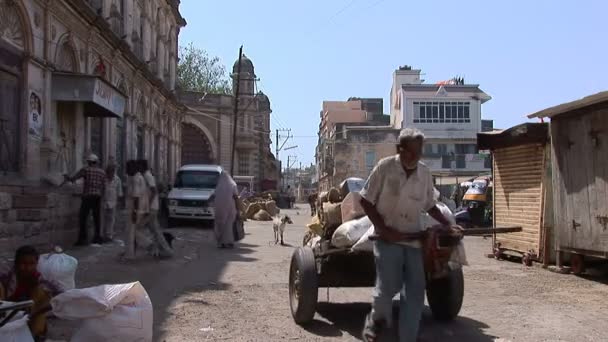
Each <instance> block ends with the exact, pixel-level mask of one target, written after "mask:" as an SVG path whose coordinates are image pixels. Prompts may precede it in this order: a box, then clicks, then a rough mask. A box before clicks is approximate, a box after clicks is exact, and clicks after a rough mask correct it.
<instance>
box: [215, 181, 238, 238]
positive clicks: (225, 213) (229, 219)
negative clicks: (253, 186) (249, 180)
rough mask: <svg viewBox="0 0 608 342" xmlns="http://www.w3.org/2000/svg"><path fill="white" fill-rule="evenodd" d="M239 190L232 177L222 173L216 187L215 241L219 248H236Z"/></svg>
mask: <svg viewBox="0 0 608 342" xmlns="http://www.w3.org/2000/svg"><path fill="white" fill-rule="evenodd" d="M238 196H239V194H238V188H237V185H236V183H235V182H234V180H233V179H232V177H230V175H229V174H228V173H227V172H226V171H222V173H221V174H220V176H219V179H218V181H217V186H216V187H215V226H214V231H215V239H216V241H217V246H218V247H219V248H233V247H234V231H233V226H234V224H235V222H236V219H237V214H238V209H237V208H238V200H239V197H238Z"/></svg>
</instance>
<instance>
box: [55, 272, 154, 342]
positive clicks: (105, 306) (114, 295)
mask: <svg viewBox="0 0 608 342" xmlns="http://www.w3.org/2000/svg"><path fill="white" fill-rule="evenodd" d="M51 305H52V307H53V313H54V314H55V316H57V317H59V318H62V319H68V320H82V323H81V325H80V327H79V329H78V330H77V331H76V332H75V333H74V335H73V336H72V340H71V342H98V341H99V342H102V341H124V342H136V341H137V342H144V341H145V342H147V341H152V324H153V316H152V315H153V311H152V310H153V309H152V302H151V301H150V297H149V296H148V293H147V292H146V290H145V289H144V287H143V286H142V285H141V284H140V283H139V282H134V283H129V284H118V285H101V286H96V287H90V288H86V289H76V290H70V291H66V292H64V293H62V294H60V295H58V296H56V297H55V298H53V299H52V300H51Z"/></svg>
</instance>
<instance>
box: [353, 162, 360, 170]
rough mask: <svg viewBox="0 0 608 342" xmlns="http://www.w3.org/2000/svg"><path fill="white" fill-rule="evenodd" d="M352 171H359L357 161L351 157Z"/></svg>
mask: <svg viewBox="0 0 608 342" xmlns="http://www.w3.org/2000/svg"><path fill="white" fill-rule="evenodd" d="M353 171H359V161H358V160H357V159H353Z"/></svg>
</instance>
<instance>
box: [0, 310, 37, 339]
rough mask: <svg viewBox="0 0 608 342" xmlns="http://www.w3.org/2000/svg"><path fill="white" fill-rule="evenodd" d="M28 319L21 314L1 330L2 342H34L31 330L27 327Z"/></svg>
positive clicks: (0, 337)
mask: <svg viewBox="0 0 608 342" xmlns="http://www.w3.org/2000/svg"><path fill="white" fill-rule="evenodd" d="M27 320H28V317H27V316H26V315H25V314H24V313H23V312H20V313H18V314H17V316H15V317H13V319H12V320H11V321H10V322H8V323H6V324H5V325H4V326H3V327H2V328H0V341H2V342H34V338H33V337H32V333H31V332H30V328H29V327H28V326H27Z"/></svg>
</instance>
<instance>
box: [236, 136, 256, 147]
mask: <svg viewBox="0 0 608 342" xmlns="http://www.w3.org/2000/svg"><path fill="white" fill-rule="evenodd" d="M258 147H259V144H258V140H257V139H256V138H255V137H253V136H247V135H241V134H239V136H238V137H237V138H236V148H237V149H239V150H254V149H257V148H258Z"/></svg>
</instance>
